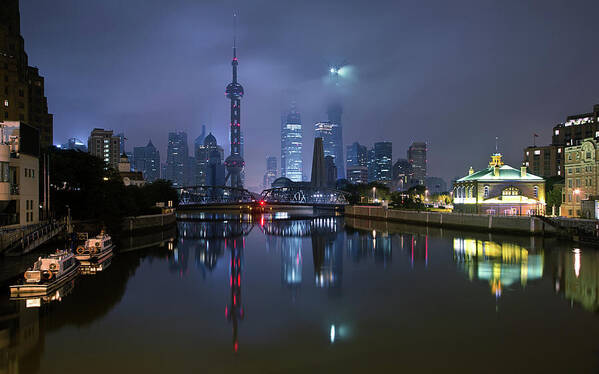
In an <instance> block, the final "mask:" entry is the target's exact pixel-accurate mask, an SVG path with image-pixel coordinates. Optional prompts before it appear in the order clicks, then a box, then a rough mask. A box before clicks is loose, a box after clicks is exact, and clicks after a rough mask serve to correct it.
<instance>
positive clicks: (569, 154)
mask: <svg viewBox="0 0 599 374" xmlns="http://www.w3.org/2000/svg"><path fill="white" fill-rule="evenodd" d="M568 160H570V161H572V153H568Z"/></svg>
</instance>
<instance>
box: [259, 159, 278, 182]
mask: <svg viewBox="0 0 599 374" xmlns="http://www.w3.org/2000/svg"><path fill="white" fill-rule="evenodd" d="M275 179H277V158H276V157H275V156H270V157H267V158H266V173H264V180H263V182H262V185H263V187H264V188H265V189H268V188H271V186H272V183H273V182H274V181H275Z"/></svg>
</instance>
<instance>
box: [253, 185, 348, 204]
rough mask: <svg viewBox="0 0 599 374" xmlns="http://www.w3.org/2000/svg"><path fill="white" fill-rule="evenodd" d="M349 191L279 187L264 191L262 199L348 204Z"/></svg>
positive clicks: (294, 202) (293, 202) (268, 200)
mask: <svg viewBox="0 0 599 374" xmlns="http://www.w3.org/2000/svg"><path fill="white" fill-rule="evenodd" d="M347 196H348V194H347V192H344V191H339V190H335V189H332V188H315V187H277V188H270V189H267V190H264V191H262V195H261V199H262V200H263V201H265V202H267V203H286V204H308V205H347V204H348V200H347Z"/></svg>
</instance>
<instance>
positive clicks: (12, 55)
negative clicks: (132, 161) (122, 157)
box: [0, 0, 118, 163]
mask: <svg viewBox="0 0 599 374" xmlns="http://www.w3.org/2000/svg"><path fill="white" fill-rule="evenodd" d="M0 40H1V41H2V47H1V48H2V51H1V53H0V77H3V82H2V86H3V88H2V89H3V91H2V99H3V102H2V103H1V104H2V106H1V107H0V121H21V122H25V123H27V124H28V125H31V126H32V127H35V128H36V129H38V130H39V132H40V146H41V148H46V147H49V146H51V145H52V144H53V135H52V131H53V116H52V114H49V113H48V101H47V99H46V97H45V96H44V77H42V76H41V75H40V74H39V70H38V68H35V67H32V66H29V64H28V57H27V53H25V43H24V41H23V37H22V36H21V16H20V13H19V1H18V0H2V1H0ZM117 163H118V159H117Z"/></svg>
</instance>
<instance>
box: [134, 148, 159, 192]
mask: <svg viewBox="0 0 599 374" xmlns="http://www.w3.org/2000/svg"><path fill="white" fill-rule="evenodd" d="M133 168H134V169H135V171H140V172H141V173H142V174H143V177H144V179H145V180H146V181H148V182H154V181H155V180H157V179H160V152H159V151H158V150H157V149H156V147H154V144H152V140H150V141H149V142H148V145H146V146H145V147H135V148H133Z"/></svg>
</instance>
